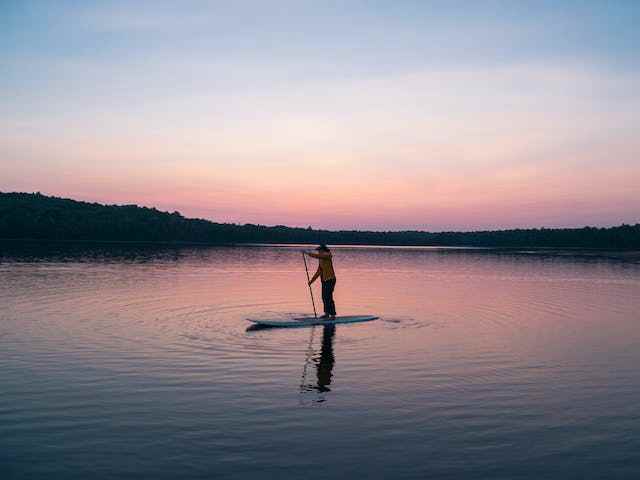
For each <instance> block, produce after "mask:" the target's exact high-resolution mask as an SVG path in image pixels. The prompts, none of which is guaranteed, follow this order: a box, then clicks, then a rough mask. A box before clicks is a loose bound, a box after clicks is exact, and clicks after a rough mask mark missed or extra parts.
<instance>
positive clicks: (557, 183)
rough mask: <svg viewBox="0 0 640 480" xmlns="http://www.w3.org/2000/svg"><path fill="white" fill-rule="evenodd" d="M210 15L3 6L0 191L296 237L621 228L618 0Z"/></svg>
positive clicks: (625, 186) (629, 114)
mask: <svg viewBox="0 0 640 480" xmlns="http://www.w3.org/2000/svg"><path fill="white" fill-rule="evenodd" d="M125 4H126V6H127V7H126V8H125ZM229 5H230V3H229V2H220V3H218V2H211V3H208V2H166V3H164V2H149V3H144V2H136V3H135V6H132V4H131V3H129V2H62V1H61V2H50V3H38V2H35V3H31V2H8V3H4V4H3V6H2V7H0V9H1V10H2V17H3V22H2V24H3V26H2V32H3V33H2V34H1V35H2V39H3V41H2V42H0V55H1V58H2V64H3V67H4V68H3V72H4V73H3V75H1V76H0V87H1V93H0V97H1V100H0V104H1V106H0V126H1V129H0V160H1V162H2V176H1V177H0V191H5V192H7V191H28V192H33V191H41V192H42V193H46V194H51V195H58V196H64V197H71V198H76V199H81V200H89V201H99V202H106V203H124V204H129V203H137V204H139V205H146V206H154V207H157V208H159V209H162V210H170V211H173V210H179V211H180V212H181V213H182V214H183V215H185V216H196V217H203V218H208V219H212V220H215V221H224V222H237V223H262V224H270V225H273V224H286V225H292V226H307V225H312V226H313V227H317V228H345V229H352V228H355V229H374V230H396V229H424V230H434V231H435V230H447V229H452V230H470V229H496V228H511V227H540V226H582V225H599V226H605V225H616V224H620V223H623V222H625V223H637V222H640V188H639V187H638V186H639V185H640V156H639V154H640V137H638V125H640V114H639V113H638V112H640V95H638V85H640V60H639V57H638V55H637V53H638V52H637V48H638V45H640V34H639V33H638V29H637V25H638V22H639V21H640V6H639V5H640V4H638V3H636V2H631V1H629V2H625V1H620V2H611V3H607V2H582V3H579V4H574V5H573V7H572V9H571V10H569V9H568V8H566V7H559V6H557V5H556V4H555V3H554V2H479V3H477V4H476V3H470V4H467V5H464V6H461V5H460V6H454V2H387V3H386V4H385V5H386V6H380V5H373V4H371V5H369V4H366V3H361V2H344V3H343V2H338V3H335V4H332V5H330V6H329V5H327V4H324V2H320V3H315V2H286V1H285V2H277V3H275V5H276V6H274V5H270V6H269V5H268V4H267V2H261V1H256V2H238V3H236V2H234V5H238V6H234V7H231V6H229ZM400 5H402V7H403V8H400ZM534 6H535V10H534Z"/></svg>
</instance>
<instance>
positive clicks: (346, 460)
mask: <svg viewBox="0 0 640 480" xmlns="http://www.w3.org/2000/svg"><path fill="white" fill-rule="evenodd" d="M2 252H3V253H2V254H1V256H0V276H1V277H0V278H1V279H2V281H1V282H0V302H1V305H2V309H1V310H0V385H1V388H2V393H1V394H0V477H1V478H3V479H39V478H43V479H44V478H46V479H51V478H78V479H80V478H82V479H85V478H96V479H102V478H158V479H162V478H216V479H245V478H258V477H260V478H292V479H294V478H305V479H324V480H326V479H327V478H373V479H382V478H386V479H389V478H394V479H395V478H398V479H405V478H407V479H408V478H473V479H476V478H477V479H486V478H496V479H514V478H527V479H528V478H530V479H542V478H544V479H547V478H553V479H555V478H558V479H567V478H581V479H591V478H630V479H631V478H640V371H639V369H638V365H640V265H638V264H634V263H630V262H619V261H618V262H616V261H609V260H606V259H593V258H591V259H581V258H579V257H555V256H540V255H523V254H505V253H503V254H495V253H488V252H481V251H447V250H430V249H382V248H366V249H364V248H336V249H335V250H334V256H335V266H336V270H337V274H338V285H337V289H336V303H337V305H338V313H339V314H344V315H347V314H358V313H375V314H378V315H380V316H381V317H382V318H381V320H378V321H375V322H370V323H364V324H360V325H357V324H356V325H340V326H337V327H335V328H331V327H316V328H315V329H309V328H303V329H287V330H284V329H275V330H274V329H270V330H257V331H251V330H249V331H247V326H248V322H247V321H246V320H245V318H246V317H255V316H260V315H262V316H271V317H273V316H283V317H285V316H288V315H293V314H297V313H305V312H307V313H308V312H310V311H311V305H310V301H309V296H308V289H307V285H306V283H305V273H304V267H303V264H302V259H301V255H300V253H299V252H298V249H296V248H283V247H252V248H250V247H245V248H191V247H184V248H168V247H167V248H152V247H102V248H99V247H87V248H85V249H84V250H83V249H65V248H60V249H58V250H56V251H53V252H48V253H47V254H41V253H38V252H33V251H32V252H27V253H25V252H24V251H20V252H14V251H12V250H11V249H9V250H7V249H6V248H5V249H4V250H3V251H2ZM317 294H318V292H317V290H316V300H319V298H318V297H319V295H317Z"/></svg>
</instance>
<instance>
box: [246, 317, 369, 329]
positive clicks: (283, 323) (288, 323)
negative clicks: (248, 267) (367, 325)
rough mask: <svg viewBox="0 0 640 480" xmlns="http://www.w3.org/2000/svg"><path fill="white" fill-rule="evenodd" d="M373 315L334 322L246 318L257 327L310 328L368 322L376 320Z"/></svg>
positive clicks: (346, 318)
mask: <svg viewBox="0 0 640 480" xmlns="http://www.w3.org/2000/svg"><path fill="white" fill-rule="evenodd" d="M377 319H378V317H376V316H375V315H344V316H341V317H336V318H335V320H324V319H322V318H315V317H300V318H291V319H288V320H268V319H264V320H258V319H254V318H247V320H249V321H250V322H253V323H255V324H257V325H264V326H265V327H289V328H290V327H312V326H314V325H336V324H338V323H357V322H370V321H371V320H377Z"/></svg>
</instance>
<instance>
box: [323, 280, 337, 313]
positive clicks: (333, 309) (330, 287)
mask: <svg viewBox="0 0 640 480" xmlns="http://www.w3.org/2000/svg"><path fill="white" fill-rule="evenodd" d="M327 283H328V284H329V285H328V288H327V290H328V292H327V303H328V305H327V307H328V310H329V312H328V313H329V315H331V316H332V317H335V316H336V302H334V301H333V290H334V289H335V288H336V279H335V278H333V279H331V280H329V281H328V282H327ZM325 311H326V310H325Z"/></svg>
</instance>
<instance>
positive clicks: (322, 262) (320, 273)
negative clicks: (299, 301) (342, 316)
mask: <svg viewBox="0 0 640 480" xmlns="http://www.w3.org/2000/svg"><path fill="white" fill-rule="evenodd" d="M316 251H317V253H313V252H308V251H305V252H304V253H305V254H307V255H309V256H310V257H312V258H317V259H318V270H317V271H316V273H315V274H314V275H313V277H311V280H309V285H311V284H312V283H313V282H315V281H316V280H317V279H318V277H320V281H321V282H322V304H323V305H324V315H323V316H322V317H320V318H325V319H329V320H335V318H336V304H335V302H334V301H333V290H334V289H335V288H336V273H335V271H334V270H333V261H332V255H331V250H329V249H328V248H327V246H326V245H324V244H322V245H320V246H319V247H318V248H316Z"/></svg>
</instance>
